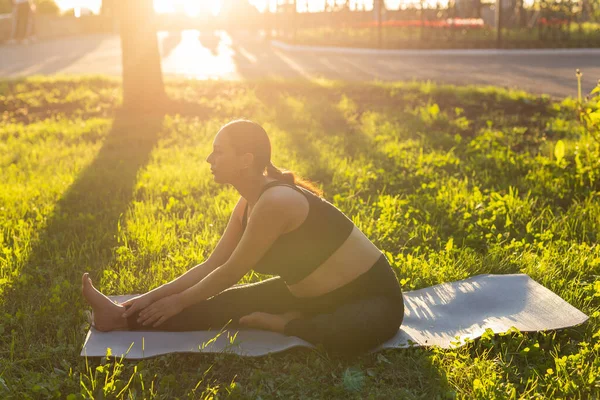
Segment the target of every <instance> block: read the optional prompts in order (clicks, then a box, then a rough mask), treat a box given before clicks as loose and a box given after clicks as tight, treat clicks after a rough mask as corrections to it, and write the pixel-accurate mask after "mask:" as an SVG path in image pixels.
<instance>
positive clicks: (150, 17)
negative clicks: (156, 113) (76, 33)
mask: <svg viewBox="0 0 600 400" xmlns="http://www.w3.org/2000/svg"><path fill="white" fill-rule="evenodd" d="M119 20H120V30H121V52H122V58H123V107H124V108H126V109H130V110H135V111H150V110H156V109H160V108H161V106H162V105H164V101H165V99H166V95H165V89H164V84H163V77H162V69H161V65H160V54H159V51H158V39H157V38H156V26H155V23H156V21H155V14H154V6H153V1H152V0H127V1H122V2H121V1H120V2H119Z"/></svg>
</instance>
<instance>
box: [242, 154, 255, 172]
mask: <svg viewBox="0 0 600 400" xmlns="http://www.w3.org/2000/svg"><path fill="white" fill-rule="evenodd" d="M253 164H254V154H252V153H244V155H242V166H243V168H244V169H248V168H251V167H252V165H253Z"/></svg>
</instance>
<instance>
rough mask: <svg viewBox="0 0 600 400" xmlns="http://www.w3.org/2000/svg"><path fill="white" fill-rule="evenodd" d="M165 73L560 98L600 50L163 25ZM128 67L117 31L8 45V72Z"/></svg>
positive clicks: (597, 66) (592, 76)
mask: <svg viewBox="0 0 600 400" xmlns="http://www.w3.org/2000/svg"><path fill="white" fill-rule="evenodd" d="M158 38H159V46H160V50H161V55H162V67H163V73H164V74H165V75H167V76H169V75H175V76H181V77H187V78H192V79H234V80H235V79H248V78H260V77H296V78H317V77H324V78H330V79H342V80H354V81H372V80H381V81H398V80H401V81H406V80H409V81H410V80H419V81H423V80H431V81H435V82H445V83H455V84H474V85H495V86H501V87H511V88H517V89H522V90H526V91H529V92H532V93H537V94H548V95H551V96H553V97H559V98H561V97H565V96H572V97H575V96H576V95H577V80H576V78H575V69H577V68H579V69H580V70H581V71H582V72H583V89H584V92H586V91H587V92H589V91H590V90H591V89H592V88H593V87H594V86H595V84H596V82H597V81H598V79H600V49H592V50H585V49H583V50H574V51H564V50H558V51H543V52H538V51H535V50H532V51H517V52H510V51H500V52H494V51H487V52H486V51H484V52H479V51H456V52H452V51H446V52H442V53H436V52H427V51H425V52H415V51H413V52H396V53H390V52H388V53H383V54H382V53H377V52H371V53H367V54H356V53H344V52H336V51H325V52H324V51H317V50H311V49H297V48H296V49H286V48H281V47H277V46H273V45H271V44H270V43H269V42H267V41H265V40H264V39H262V38H260V37H257V36H254V35H251V34H247V33H242V32H240V33H235V34H233V33H231V34H230V33H226V32H216V33H209V34H201V33H200V32H198V31H193V30H190V31H182V32H159V33H158ZM36 74H42V75H53V74H108V75H116V76H119V75H120V74H121V47H120V41H119V37H118V36H117V35H87V36H79V37H69V38H61V39H54V40H44V41H40V42H37V43H33V44H29V45H6V44H5V45H0V77H19V76H28V75H36Z"/></svg>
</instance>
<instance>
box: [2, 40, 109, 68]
mask: <svg viewBox="0 0 600 400" xmlns="http://www.w3.org/2000/svg"><path fill="white" fill-rule="evenodd" d="M109 39H110V37H108V36H106V35H86V36H82V37H75V38H66V39H56V40H49V41H42V42H39V43H35V44H31V45H28V46H19V47H16V48H9V49H2V51H0V59H2V58H3V57H2V54H4V55H6V56H7V58H6V59H5V60H6V61H5V62H0V71H2V73H3V74H4V75H7V76H11V75H22V74H27V75H32V74H44V75H46V74H54V73H57V72H60V71H62V70H63V69H65V68H67V67H69V66H70V65H72V64H74V63H76V62H77V61H78V60H79V59H81V58H83V57H84V56H86V55H87V54H89V53H91V52H93V51H94V50H95V49H96V48H98V47H99V46H100V44H101V43H102V42H103V41H105V40H109Z"/></svg>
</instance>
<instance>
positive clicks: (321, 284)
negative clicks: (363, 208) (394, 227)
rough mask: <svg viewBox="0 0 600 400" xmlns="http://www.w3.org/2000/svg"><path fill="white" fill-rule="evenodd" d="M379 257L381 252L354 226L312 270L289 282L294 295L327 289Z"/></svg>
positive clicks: (362, 270) (354, 275) (346, 280)
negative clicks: (342, 240) (336, 246)
mask: <svg viewBox="0 0 600 400" xmlns="http://www.w3.org/2000/svg"><path fill="white" fill-rule="evenodd" d="M379 257H381V251H380V250H379V249H378V248H377V247H376V246H375V245H374V244H373V243H372V242H371V241H370V240H369V238H367V237H366V236H365V235H364V234H363V233H362V232H361V231H360V230H359V229H358V228H357V227H356V226H355V227H354V229H353V230H352V232H351V233H350V236H348V238H347V239H346V241H345V242H344V243H343V244H342V245H341V246H340V247H339V248H338V249H337V250H336V251H335V252H334V253H333V254H332V255H331V256H330V257H329V258H328V259H327V260H326V261H325V262H324V263H323V264H321V265H320V266H319V267H318V268H317V269H316V270H314V271H313V272H311V274H310V275H308V276H307V277H306V278H304V279H302V280H301V281H300V282H297V283H294V284H293V285H289V286H288V288H289V290H290V292H292V294H293V295H294V296H296V297H314V296H320V295H322V294H325V293H328V292H331V291H332V290H334V289H337V288H339V287H341V286H344V285H345V284H347V283H349V282H351V281H353V280H354V279H356V278H357V277H358V276H360V275H362V274H364V273H365V272H367V271H368V270H369V268H371V267H372V266H373V264H375V262H376V261H377V260H378V259H379Z"/></svg>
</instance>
